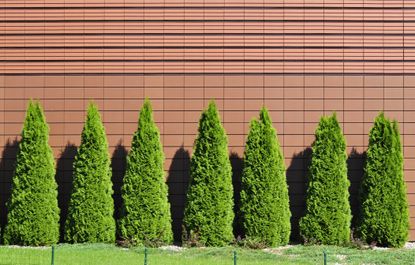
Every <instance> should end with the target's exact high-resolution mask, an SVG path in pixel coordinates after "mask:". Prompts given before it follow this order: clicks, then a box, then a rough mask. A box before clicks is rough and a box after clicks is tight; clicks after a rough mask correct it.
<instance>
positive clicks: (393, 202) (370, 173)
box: [358, 113, 409, 247]
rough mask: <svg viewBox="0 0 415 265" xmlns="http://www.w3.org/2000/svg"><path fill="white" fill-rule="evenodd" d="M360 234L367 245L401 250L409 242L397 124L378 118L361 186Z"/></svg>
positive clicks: (371, 134)
mask: <svg viewBox="0 0 415 265" xmlns="http://www.w3.org/2000/svg"><path fill="white" fill-rule="evenodd" d="M360 199H361V218H360V219H361V220H360V224H359V227H358V231H359V234H360V236H361V238H362V239H363V240H365V241H366V242H368V243H372V242H375V243H377V244H379V245H383V246H390V247H401V246H403V245H404V244H405V242H406V240H407V239H408V229H409V216H408V202H407V198H406V187H405V181H404V178H403V155H402V147H401V141H400V135H399V128H398V123H397V122H396V121H393V122H391V121H390V120H389V119H387V118H385V116H384V114H383V113H380V114H379V116H378V117H376V119H375V122H374V125H373V127H372V129H371V130H370V133H369V147H368V150H367V158H366V163H365V168H364V177H363V181H362V186H361V198H360Z"/></svg>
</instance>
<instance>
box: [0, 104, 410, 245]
mask: <svg viewBox="0 0 415 265" xmlns="http://www.w3.org/2000/svg"><path fill="white" fill-rule="evenodd" d="M48 131H49V128H48V125H47V123H46V121H45V117H44V114H43V111H42V109H41V106H40V105H39V103H38V102H32V101H31V102H30V103H29V107H28V110H27V113H26V119H25V122H24V127H23V131H22V138H21V141H20V144H19V151H18V155H17V161H16V169H15V173H14V176H13V188H12V194H11V198H10V201H9V202H8V209H9V213H8V223H7V225H6V227H5V230H4V231H3V234H4V236H3V240H4V243H5V244H19V245H48V244H54V243H57V242H58V240H59V208H58V202H57V185H56V182H55V179H54V176H55V166H54V159H53V155H52V150H51V148H50V146H49V145H48ZM227 145H228V141H227V136H226V133H225V130H224V128H223V127H222V124H221V121H220V116H219V112H218V110H217V108H216V106H215V104H214V102H211V103H210V104H209V106H208V108H207V109H206V110H205V111H204V112H203V113H202V115H201V118H200V120H199V129H198V136H197V139H196V140H195V144H194V151H193V155H192V158H191V168H190V186H189V189H188V192H187V203H186V207H185V213H184V220H183V228H184V231H183V243H186V244H190V245H193V244H194V245H205V246H223V245H226V244H229V243H230V242H231V241H232V240H233V226H232V224H233V221H234V218H235V216H234V205H233V186H232V168H231V164H230V160H229V155H228V148H227ZM346 159H347V154H346V142H345V139H344V136H343V134H342V130H341V128H340V125H339V123H338V121H337V119H336V116H335V115H333V116H331V117H322V118H321V120H320V123H319V125H318V127H317V130H316V138H315V141H314V143H313V145H312V159H311V164H310V168H309V184H308V190H307V201H306V206H307V207H306V213H305V216H304V217H303V218H302V219H301V221H300V233H301V235H302V237H303V239H304V241H305V242H306V243H317V244H346V243H348V242H349V241H350V223H351V211H350V205H349V192H348V187H349V180H348V178H347V166H346ZM163 164H164V154H163V149H162V145H161V143H160V134H159V130H158V128H157V126H156V124H155V123H154V120H153V115H152V109H151V105H150V102H149V101H148V100H146V101H145V102H144V105H143V107H142V109H141V111H140V115H139V121H138V129H137V131H136V132H135V133H134V136H133V140H132V144H131V150H130V152H129V154H128V156H127V168H126V173H125V176H124V179H123V186H122V199H123V208H122V217H121V218H120V220H118V223H116V221H115V220H114V219H113V209H114V203H113V200H112V197H111V196H112V193H113V191H112V184H111V169H110V158H109V154H108V143H107V139H106V136H105V130H104V126H103V124H102V121H101V118H100V115H99V112H98V109H97V107H96V106H95V105H94V104H90V106H89V107H88V111H87V117H86V121H85V125H84V128H83V131H82V136H81V145H80V147H79V149H78V152H77V155H76V157H75V161H74V165H73V169H74V170H73V172H74V173H73V189H72V194H71V198H70V202H69V209H68V215H67V219H66V222H65V227H64V240H65V241H66V242H70V243H81V242H114V241H115V237H116V231H117V232H118V237H119V238H121V239H124V240H128V241H129V242H131V243H133V244H153V245H154V244H169V243H171V242H172V240H173V236H172V229H171V216H170V205H169V203H168V200H167V186H166V184H165V180H164V177H165V173H164V169H163ZM364 173H365V174H364V179H363V182H362V187H361V196H360V198H361V202H360V204H361V211H360V213H361V214H360V218H359V220H360V221H359V224H358V234H359V236H360V237H361V238H362V239H363V240H365V241H366V242H369V243H373V242H375V243H377V244H380V245H386V246H393V247H399V246H402V245H403V244H404V242H405V241H406V240H407V236H408V228H409V224H408V218H409V217H408V204H407V200H406V191H405V183H404V180H403V157H402V148H401V144H400V135H399V131H398V125H397V123H396V122H395V121H394V122H391V121H390V120H388V119H386V118H385V117H384V115H383V114H380V115H379V116H378V117H377V118H376V120H375V123H374V126H373V128H372V129H371V131H370V135H369V148H368V151H367V159H366V164H365V172H364ZM240 195H241V196H240V197H241V205H240V212H238V215H239V216H240V218H238V220H240V223H241V226H242V228H243V232H244V236H245V238H246V240H247V241H249V242H256V243H260V244H261V245H262V246H278V245H285V244H287V243H288V242H289V238H290V231H291V225H290V218H291V213H290V209H289V197H288V187H287V182H286V174H285V165H284V156H283V153H282V151H281V147H280V145H279V142H278V138H277V134H276V131H275V129H274V128H273V126H272V121H271V118H270V116H269V114H268V112H267V110H266V109H265V108H263V109H262V110H261V111H260V115H259V119H253V120H252V121H251V124H250V131H249V134H248V136H247V142H246V147H245V152H244V168H243V173H242V190H241V194H240Z"/></svg>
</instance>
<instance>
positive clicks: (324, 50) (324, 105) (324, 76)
mask: <svg viewBox="0 0 415 265" xmlns="http://www.w3.org/2000/svg"><path fill="white" fill-rule="evenodd" d="M325 7H326V1H325V0H323V9H322V12H323V115H326V36H324V33H326V8H325Z"/></svg>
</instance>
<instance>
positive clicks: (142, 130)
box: [119, 100, 173, 245]
mask: <svg viewBox="0 0 415 265" xmlns="http://www.w3.org/2000/svg"><path fill="white" fill-rule="evenodd" d="M164 177H165V173H164V154H163V147H162V145H161V142H160V133H159V130H158V128H157V126H156V124H155V123H154V120H153V113H152V108H151V104H150V101H149V100H146V101H145V102H144V105H143V107H142V109H141V111H140V117H139V120H138V129H137V131H136V132H135V133H134V136H133V141H132V143H131V150H130V152H129V154H128V156H127V168H126V173H125V176H124V180H123V182H124V183H123V187H122V198H123V212H122V214H123V217H122V218H121V219H120V221H119V230H120V231H119V232H120V236H121V237H122V238H124V239H128V240H131V241H132V242H133V243H135V244H141V243H144V244H147V245H148V244H150V245H151V244H159V243H171V242H172V240H173V234H172V230H171V217H170V204H169V202H168V199H167V185H166V183H165V179H164Z"/></svg>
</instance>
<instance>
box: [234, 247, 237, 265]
mask: <svg viewBox="0 0 415 265" xmlns="http://www.w3.org/2000/svg"><path fill="white" fill-rule="evenodd" d="M236 260H237V259H236V250H234V251H233V265H236Z"/></svg>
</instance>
